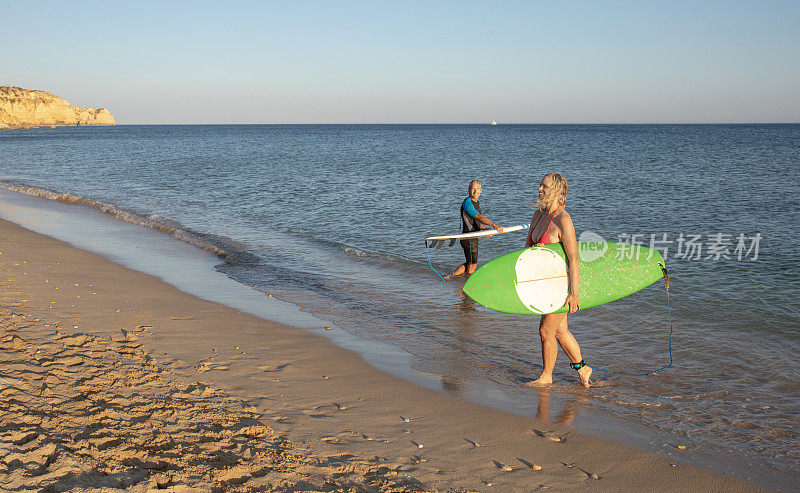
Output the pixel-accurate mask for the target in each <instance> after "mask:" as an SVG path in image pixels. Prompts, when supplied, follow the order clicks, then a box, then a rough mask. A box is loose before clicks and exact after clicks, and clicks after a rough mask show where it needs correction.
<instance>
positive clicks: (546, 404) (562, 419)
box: [534, 387, 588, 425]
mask: <svg viewBox="0 0 800 493" xmlns="http://www.w3.org/2000/svg"><path fill="white" fill-rule="evenodd" d="M534 390H535V391H536V392H537V393H538V394H539V403H538V404H537V406H536V419H538V420H539V421H542V422H545V423H550V422H551V420H550V393H551V392H552V391H553V389H551V388H549V387H541V388H537V389H534ZM587 400H588V399H587V398H586V397H585V396H581V395H576V396H575V398H574V399H572V400H565V401H563V402H562V403H561V411H560V412H559V413H558V416H556V419H555V422H556V423H560V424H562V425H570V424H572V420H573V419H575V416H576V415H577V413H578V409H580V407H581V406H582V405H583V404H585V403H586V402H587Z"/></svg>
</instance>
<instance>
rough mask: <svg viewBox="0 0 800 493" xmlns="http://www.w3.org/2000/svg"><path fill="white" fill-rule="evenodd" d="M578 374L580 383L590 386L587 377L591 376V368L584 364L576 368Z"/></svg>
mask: <svg viewBox="0 0 800 493" xmlns="http://www.w3.org/2000/svg"><path fill="white" fill-rule="evenodd" d="M578 376H579V377H581V385H583V386H584V387H586V388H587V389H588V388H589V387H590V385H589V377H591V376H592V369H591V368H590V367H589V366H586V365H584V366H583V367H581V369H580V370H578Z"/></svg>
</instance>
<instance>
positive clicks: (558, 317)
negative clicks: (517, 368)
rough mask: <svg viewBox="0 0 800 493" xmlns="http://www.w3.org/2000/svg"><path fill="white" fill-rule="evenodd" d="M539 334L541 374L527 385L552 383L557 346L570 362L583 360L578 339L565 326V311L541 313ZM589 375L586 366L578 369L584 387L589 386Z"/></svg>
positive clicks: (590, 373) (589, 371)
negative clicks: (540, 342)
mask: <svg viewBox="0 0 800 493" xmlns="http://www.w3.org/2000/svg"><path fill="white" fill-rule="evenodd" d="M539 336H540V338H541V341H542V374H541V375H540V376H539V378H537V379H536V380H533V381H531V382H528V383H526V384H525V385H526V386H529V387H534V386H539V385H549V384H551V383H553V369H554V368H555V365H556V357H557V356H558V346H561V348H562V349H563V350H564V352H565V353H566V354H567V356H568V357H569V359H570V361H571V362H573V363H579V362H581V361H583V358H582V357H581V348H580V346H579V345H578V341H577V340H576V339H575V336H573V335H572V332H570V331H569V328H568V326H567V314H566V313H551V314H547V315H542V318H541V320H540V321H539ZM591 375H592V369H591V368H589V367H588V366H584V367H582V368H581V369H580V370H578V377H580V379H581V384H582V385H583V386H584V387H586V388H589V378H590V377H591Z"/></svg>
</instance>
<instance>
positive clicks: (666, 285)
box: [573, 263, 672, 377]
mask: <svg viewBox="0 0 800 493" xmlns="http://www.w3.org/2000/svg"><path fill="white" fill-rule="evenodd" d="M658 265H659V266H660V267H661V272H663V273H664V290H665V291H666V292H667V320H668V321H669V364H667V365H665V366H662V367H661V368H657V369H655V370H652V371H647V372H643V373H641V372H640V373H633V372H630V373H629V372H624V371H614V370H607V369H605V368H600V367H599V366H591V365H590V368H591V369H592V370H598V371H603V372H606V373H616V374H618V375H635V376H640V377H643V376H646V375H652V374H653V373H656V372H659V371H661V370H665V369H667V368H670V367H671V366H672V314H671V313H670V309H669V271H668V270H667V268H666V267H664V264H661V263H659V264H658ZM573 368H574V367H573Z"/></svg>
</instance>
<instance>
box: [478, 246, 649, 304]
mask: <svg viewBox="0 0 800 493" xmlns="http://www.w3.org/2000/svg"><path fill="white" fill-rule="evenodd" d="M578 258H579V264H578V265H579V276H580V277H579V281H578V290H579V294H578V300H579V304H580V308H581V309H585V308H591V307H593V306H597V305H602V304H604V303H608V302H610V301H614V300H618V299H620V298H623V297H625V296H628V295H629V294H632V293H635V292H636V291H639V290H640V289H642V288H645V287H647V286H649V285H651V284H653V283H654V282H656V281H658V280H659V279H661V278H662V277H663V276H664V273H663V271H662V266H664V258H663V257H662V256H661V253H660V252H658V250H653V249H650V248H646V247H643V246H639V245H632V244H629V243H608V242H600V241H579V242H578ZM568 291H569V278H568V267H567V259H566V255H565V254H564V248H563V247H562V246H561V243H552V244H549V245H545V246H542V247H530V248H523V249H522V250H517V251H515V252H511V253H507V254H505V255H502V256H500V257H497V258H496V259H494V260H491V261H489V262H487V263H486V264H484V265H483V266H481V267H480V268H478V269H477V270H476V271H475V273H474V274H472V275H471V276H470V277H469V279H467V282H466V284H464V293H466V294H467V296H469V297H470V298H472V299H473V300H475V301H477V302H478V303H480V304H481V305H483V306H485V307H487V308H491V309H492V310H497V311H499V312H505V313H517V314H523V315H541V314H545V313H561V312H566V311H568V308H566V307H564V301H565V300H566V298H567V293H568Z"/></svg>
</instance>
